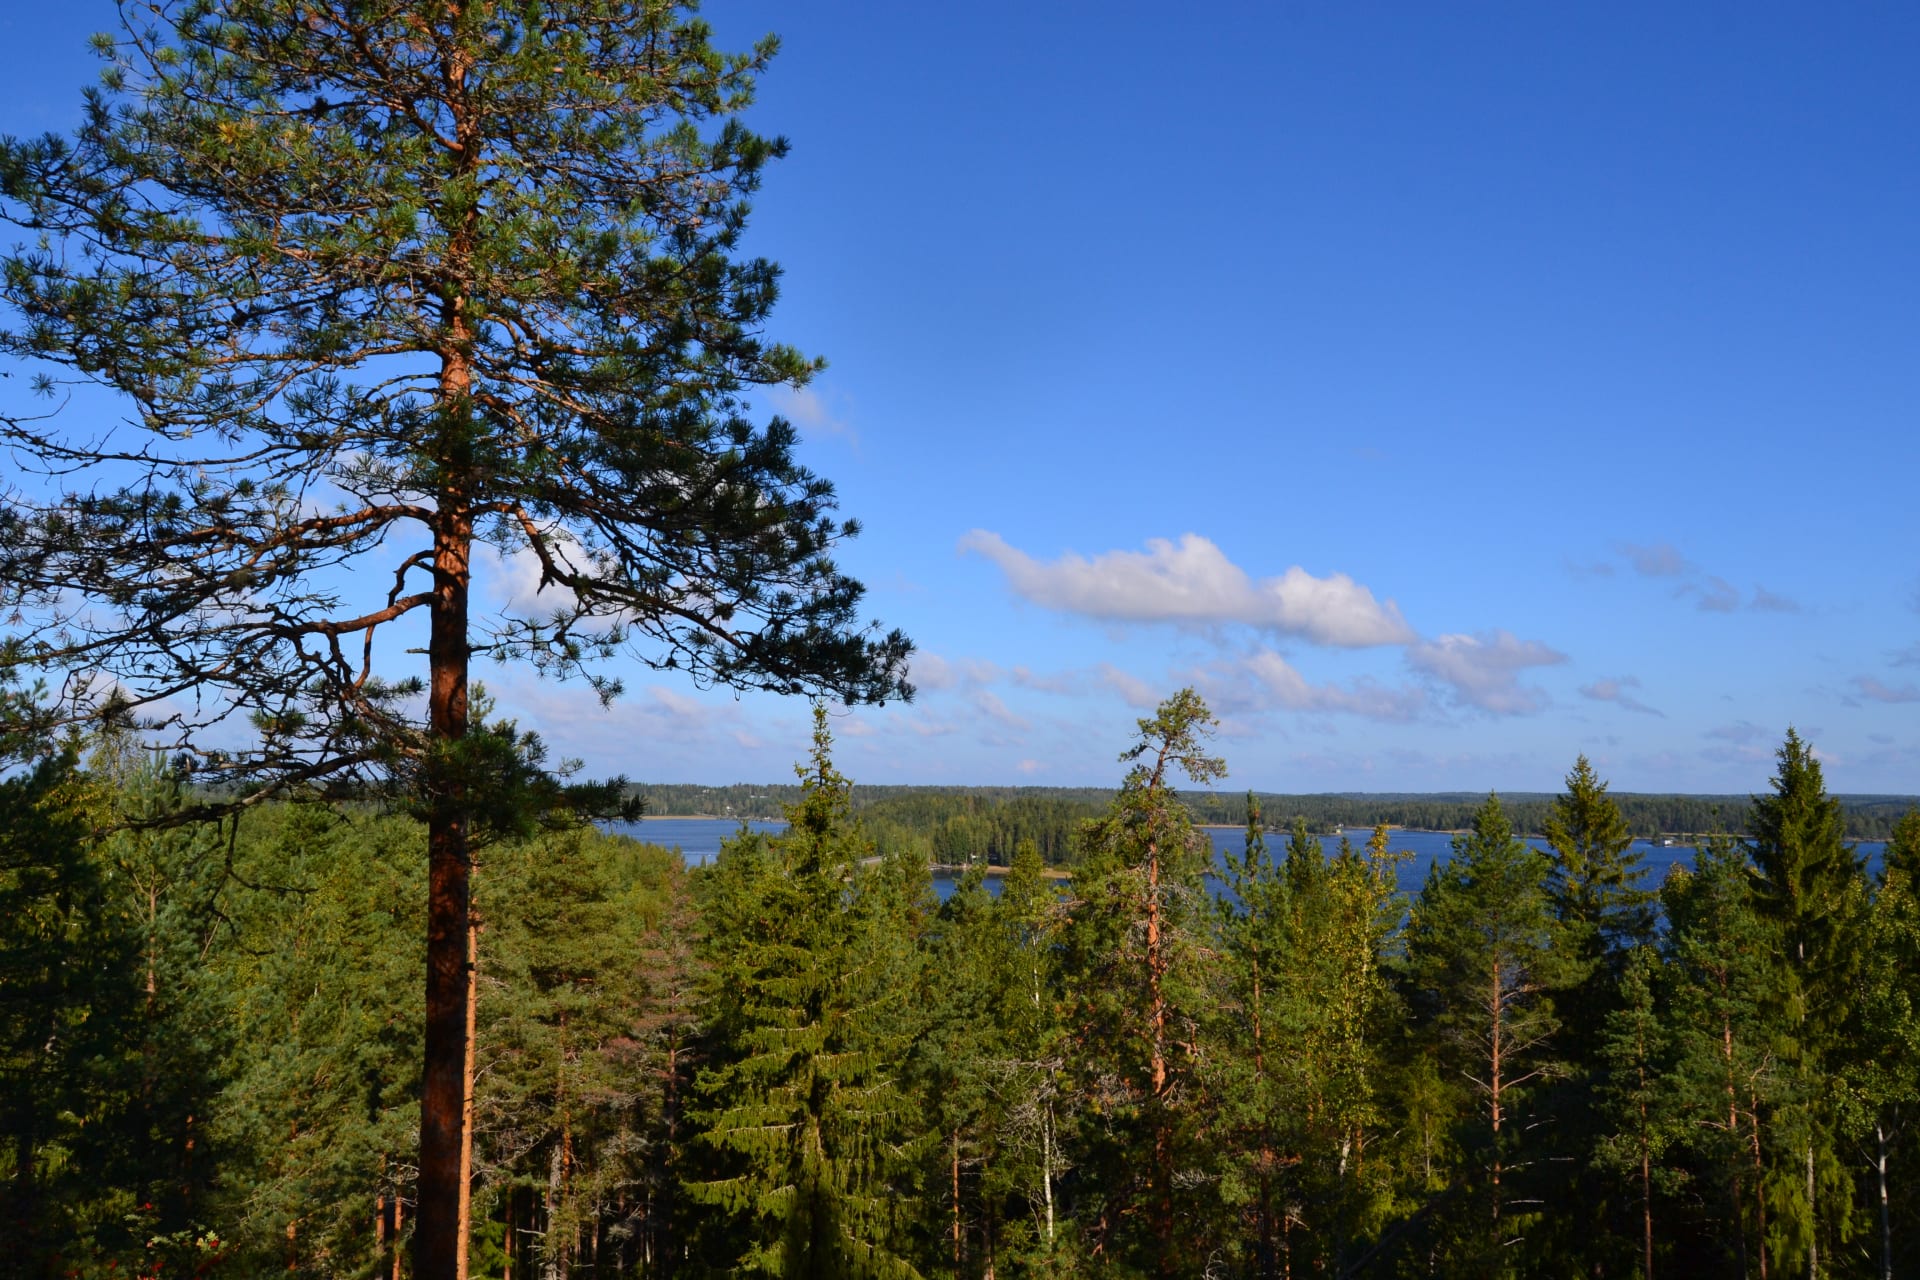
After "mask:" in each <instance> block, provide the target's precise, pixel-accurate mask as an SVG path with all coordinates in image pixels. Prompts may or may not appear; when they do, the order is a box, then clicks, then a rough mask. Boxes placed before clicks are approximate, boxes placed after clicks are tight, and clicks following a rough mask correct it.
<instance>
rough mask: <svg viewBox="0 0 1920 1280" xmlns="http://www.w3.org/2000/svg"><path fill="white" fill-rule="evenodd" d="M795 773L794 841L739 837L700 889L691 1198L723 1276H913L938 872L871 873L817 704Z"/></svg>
mask: <svg viewBox="0 0 1920 1280" xmlns="http://www.w3.org/2000/svg"><path fill="white" fill-rule="evenodd" d="M800 775H801V778H802V795H801V799H800V801H799V802H798V803H797V804H795V805H792V806H790V807H789V808H788V810H787V820H788V823H789V827H788V830H787V832H786V833H785V834H783V835H781V836H778V837H767V836H763V835H758V834H754V833H747V832H743V833H742V834H741V836H740V837H738V838H737V839H735V840H733V841H732V842H730V843H729V844H728V845H727V846H726V847H725V848H724V849H723V850H722V852H721V856H720V858H719V860H718V861H717V862H716V863H715V864H714V866H713V867H712V868H711V869H710V870H709V871H708V872H707V873H706V875H705V878H704V883H703V885H702V890H701V901H702V907H703V914H704V916H705V920H706V927H707V938H706V941H705V944H704V947H703V952H704V955H705V959H706V962H707V965H708V982H709V987H708V1007H709V1015H708V1016H709V1026H710V1036H709V1040H710V1044H711V1053H712V1062H711V1064H710V1065H709V1066H708V1067H707V1069H706V1070H704V1071H702V1072H701V1075H700V1079H699V1090H700V1093H701V1095H702V1105H701V1107H700V1114H699V1115H698V1116H697V1117H696V1119H697V1122H698V1124H699V1127H700V1130H701V1138H702V1140H703V1142H704V1144H705V1145H706V1147H707V1148H708V1150H709V1151H710V1152H711V1153H712V1154H713V1155H714V1157H715V1161H714V1164H715V1167H714V1169H713V1172H712V1176H710V1177H705V1178H702V1179H700V1180H698V1181H695V1182H692V1183H690V1184H689V1186H688V1188H687V1191H688V1194H689V1195H691V1196H692V1197H693V1198H694V1199H696V1200H698V1201H700V1202H702V1203H705V1204H708V1205H712V1206H714V1207H715V1208H717V1209H718V1210H720V1212H721V1215H722V1222H721V1223H719V1224H716V1226H720V1227H722V1229H721V1230H720V1231H718V1232H717V1233H716V1234H715V1236H714V1237H713V1239H712V1241H711V1243H712V1244H713V1245H714V1246H715V1247H716V1248H717V1250H718V1251H719V1254H720V1257H719V1259H718V1261H720V1262H721V1263H722V1265H727V1266H732V1267H735V1268H737V1269H739V1270H741V1271H745V1272H747V1273H750V1274H764V1275H773V1276H783V1277H804V1278H806V1280H838V1278H840V1277H903V1276H913V1275H916V1274H918V1273H917V1272H916V1270H915V1269H914V1267H913V1266H912V1265H911V1263H910V1261H909V1255H910V1253H911V1251H912V1250H911V1245H912V1241H911V1237H910V1235H909V1231H910V1229H911V1227H912V1226H913V1225H915V1224H914V1223H913V1222H912V1221H911V1219H910V1218H909V1219H907V1220H903V1217H904V1215H903V1214H902V1201H903V1200H905V1199H907V1198H908V1197H907V1191H908V1188H909V1187H910V1185H911V1174H912V1172H913V1170H914V1168H915V1167H916V1165H917V1164H918V1148H919V1147H921V1146H922V1145H924V1139H925V1138H926V1137H927V1135H926V1133H925V1131H924V1129H923V1128H922V1127H921V1123H920V1115H919V1099H918V1098H917V1097H916V1096H915V1094H914V1093H913V1092H912V1091H911V1090H910V1089H909V1088H908V1086H907V1082H906V1081H905V1079H904V1078H903V1076H904V1072H905V1067H906V1063H907V1057H908V1053H909V1050H910V1047H911V1045H912V1042H913V1038H914V1035H915V1033H916V1031H917V1030H918V1025H917V1024H918V1018H917V1016H916V1004H915V999H916V995H917V992H918V989H919V981H918V974H917V972H916V970H917V960H916V955H915V942H916V937H917V934H918V932H919V929H920V928H921V927H922V926H921V924H920V923H919V922H917V921H916V918H915V917H916V914H917V913H919V912H921V911H923V910H924V907H925V902H924V897H925V895H924V892H923V890H924V889H925V881H926V868H925V866H924V865H919V866H916V865H914V864H913V863H912V861H911V860H910V859H907V858H903V857H901V856H900V855H885V856H882V857H881V858H880V860H879V862H878V864H877V865H863V863H864V862H865V860H866V859H868V858H869V857H871V856H872V854H873V848H872V846H871V845H870V844H869V843H868V842H867V841H866V839H865V838H864V836H863V835H862V833H861V831H860V828H859V826H858V824H857V823H856V822H855V821H854V818H853V812H852V803H851V796H850V792H851V784H849V783H848V781H847V779H846V778H845V777H844V776H842V775H841V774H840V773H839V771H838V770H836V769H835V768H834V766H833V759H832V738H831V735H830V734H829V732H828V729H827V720H826V714H825V711H824V710H822V709H819V708H816V710H815V714H814V740H813V754H812V759H811V761H810V763H809V764H808V765H807V766H804V767H803V768H802V769H801V770H800Z"/></svg>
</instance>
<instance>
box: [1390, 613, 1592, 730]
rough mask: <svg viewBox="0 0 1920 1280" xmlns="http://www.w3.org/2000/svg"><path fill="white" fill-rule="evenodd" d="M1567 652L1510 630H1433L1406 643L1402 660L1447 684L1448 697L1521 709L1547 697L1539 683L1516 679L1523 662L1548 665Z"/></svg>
mask: <svg viewBox="0 0 1920 1280" xmlns="http://www.w3.org/2000/svg"><path fill="white" fill-rule="evenodd" d="M1566 660H1567V655H1566V654H1564V653H1561V652H1560V651H1559V650H1557V649H1552V648H1549V647H1547V646H1546V645H1544V644H1541V643H1540V642H1539V641H1538V640H1521V639H1520V638H1518V637H1517V636H1515V635H1514V634H1513V633H1512V632H1511V631H1483V632H1481V633H1480V634H1479V635H1472V636H1468V635H1451V636H1437V637H1435V638H1434V639H1432V640H1422V641H1421V642H1420V643H1418V644H1415V645H1410V646H1408V648H1407V665H1408V666H1410V667H1412V668H1413V669H1414V670H1415V671H1418V672H1420V673H1421V674H1422V675H1425V676H1428V677H1431V678H1432V679H1434V680H1436V681H1438V682H1440V683H1441V684H1443V685H1445V686H1447V688H1448V690H1449V691H1450V692H1451V694H1452V697H1453V700H1454V702H1456V703H1457V704H1459V705H1461V706H1467V707H1473V708H1475V709H1476V710H1480V711H1486V712H1490V713H1491V714H1493V715H1527V714H1530V713H1532V712H1535V711H1539V710H1541V709H1542V708H1544V707H1545V706H1546V705H1547V703H1548V702H1549V701H1551V699H1549V698H1548V696H1547V692H1546V690H1544V689H1540V688H1537V687H1535V686H1531V685H1523V684H1521V683H1520V677H1521V674H1522V673H1523V672H1525V671H1526V670H1527V669H1528V668H1529V667H1550V666H1556V665H1558V664H1559V663H1562V662H1565V661H1566Z"/></svg>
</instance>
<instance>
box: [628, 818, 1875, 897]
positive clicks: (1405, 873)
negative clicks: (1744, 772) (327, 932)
mask: <svg viewBox="0 0 1920 1280" xmlns="http://www.w3.org/2000/svg"><path fill="white" fill-rule="evenodd" d="M742 826H745V827H746V828H748V829H749V830H752V831H764V832H771V833H778V832H780V831H784V830H786V826H787V824H786V823H784V822H761V821H753V822H747V823H742V822H740V821H739V820H738V819H735V818H642V819H641V820H640V821H638V822H614V823H608V824H607V826H606V829H607V830H608V831H611V832H614V833H616V834H619V835H627V836H632V837H633V838H634V839H636V840H644V841H646V842H647V843H649V844H657V845H660V846H662V847H664V848H668V849H676V848H677V849H679V850H680V854H681V856H682V857H684V858H685V859H686V860H687V864H688V865H689V866H700V865H702V864H703V863H707V862H711V861H712V860H713V859H714V857H715V856H716V855H718V854H719V852H720V844H721V842H722V841H724V840H730V839H732V838H733V837H734V836H735V835H737V834H738V833H739V831H740V829H741V827H742ZM1206 832H1207V835H1208V836H1209V837H1210V838H1211V839H1212V840H1213V851H1214V857H1215V859H1216V860H1217V859H1219V858H1220V857H1222V856H1224V855H1226V854H1229V853H1231V854H1235V855H1238V854H1239V853H1240V852H1241V851H1242V849H1244V848H1245V846H1246V832H1245V831H1244V830H1242V829H1241V828H1239V827H1208V828H1206ZM1370 835H1372V832H1370V831H1368V830H1366V829H1364V828H1354V829H1351V830H1349V831H1347V832H1346V837H1347V838H1348V839H1349V840H1351V841H1353V843H1354V845H1355V846H1356V847H1364V846H1365V844H1366V842H1367V838H1368V837H1369V836H1370ZM1391 835H1392V838H1391V839H1390V840H1389V841H1388V846H1387V847H1388V848H1390V849H1393V850H1395V851H1397V852H1405V853H1407V854H1409V855H1411V856H1410V857H1408V858H1407V859H1406V861H1404V862H1402V863H1401V864H1400V868H1399V888H1400V891H1401V892H1402V893H1406V894H1409V895H1411V894H1415V893H1418V892H1419V891H1420V886H1421V885H1422V884H1424V883H1426V879H1427V872H1428V871H1429V870H1431V869H1432V867H1433V864H1434V863H1435V862H1438V861H1442V860H1444V859H1446V858H1447V857H1449V856H1451V855H1452V853H1453V836H1452V835H1450V834H1448V833H1447V832H1445V831H1395V832H1392V833H1391ZM1286 842H1287V836H1286V833H1285V832H1284V831H1273V832H1268V833H1267V849H1268V850H1269V852H1270V853H1272V855H1273V856H1274V857H1275V859H1276V860H1277V859H1279V858H1280V857H1282V856H1284V854H1283V851H1284V849H1285V846H1286ZM1528 843H1530V844H1532V845H1533V846H1534V847H1535V848H1540V849H1544V848H1546V842H1545V841H1542V840H1538V839H1535V840H1530V841H1529V842H1528ZM1320 844H1321V847H1322V848H1324V849H1325V850H1326V851H1327V854H1328V855H1329V856H1331V855H1332V854H1334V853H1335V852H1337V851H1338V850H1339V847H1340V838H1339V837H1338V836H1321V837H1320ZM1885 849H1886V845H1885V844H1884V843H1883V842H1881V841H1878V840H1863V841H1861V842H1859V843H1858V844H1856V845H1855V846H1854V852H1855V853H1857V854H1859V855H1861V856H1863V857H1864V858H1866V860H1867V867H1868V869H1869V870H1871V871H1875V872H1877V871H1878V870H1879V869H1880V856H1881V854H1882V853H1883V852H1884V851H1885ZM1633 851H1634V852H1636V853H1638V854H1639V855H1640V858H1641V862H1640V865H1641V866H1642V867H1643V868H1645V870H1646V876H1645V879H1643V880H1642V881H1641V883H1642V884H1644V885H1645V886H1646V887H1647V888H1649V889H1657V888H1659V887H1660V884H1661V882H1662V881H1664V880H1665V879H1666V878H1667V873H1668V872H1669V871H1670V870H1672V868H1673V867H1674V866H1676V865H1690V864H1691V863H1692V861H1693V847H1692V846H1691V845H1680V844H1674V845H1660V844H1654V843H1652V842H1651V841H1647V840H1636V841H1634V842H1633ZM956 880H957V877H956V876H955V875H953V874H952V873H951V872H937V873H935V875H934V877H933V888H934V892H935V893H937V894H938V895H939V897H940V900H941V901H943V902H944V901H946V899H947V898H948V897H950V896H952V894H953V887H954V884H955V882H956ZM1215 883H1216V885H1217V882H1215ZM987 887H988V888H989V889H990V890H992V891H993V892H994V893H998V892H999V891H1000V878H999V877H998V876H989V877H988V879H987Z"/></svg>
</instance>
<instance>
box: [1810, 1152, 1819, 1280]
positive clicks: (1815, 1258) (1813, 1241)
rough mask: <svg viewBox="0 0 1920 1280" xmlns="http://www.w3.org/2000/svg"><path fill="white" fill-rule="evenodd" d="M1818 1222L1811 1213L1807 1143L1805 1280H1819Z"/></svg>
mask: <svg viewBox="0 0 1920 1280" xmlns="http://www.w3.org/2000/svg"><path fill="white" fill-rule="evenodd" d="M1819 1227H1820V1220H1819V1219H1818V1218H1817V1217H1815V1216H1814V1212H1813V1143H1811V1142H1809V1143H1807V1280H1820V1234H1819Z"/></svg>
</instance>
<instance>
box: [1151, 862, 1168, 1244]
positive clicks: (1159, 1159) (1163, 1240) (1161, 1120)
mask: <svg viewBox="0 0 1920 1280" xmlns="http://www.w3.org/2000/svg"><path fill="white" fill-rule="evenodd" d="M1165 976H1166V956H1165V954H1164V952H1163V949H1162V947H1161V938H1160V846H1159V845H1158V843H1157V842H1155V841H1153V840H1148V841H1147V992H1148V1030H1149V1033H1150V1035H1149V1039H1150V1044H1151V1056H1150V1061H1149V1073H1150V1078H1151V1082H1152V1085H1153V1187H1154V1191H1153V1194H1154V1224H1153V1226H1154V1234H1155V1235H1156V1236H1157V1237H1158V1238H1159V1242H1160V1249H1159V1254H1160V1271H1161V1274H1163V1275H1171V1274H1172V1273H1173V1265H1174V1259H1173V1169H1172V1165H1173V1149H1172V1145H1173V1144H1172V1140H1171V1135H1170V1134H1169V1133H1168V1132H1167V1108H1166V1092H1167V1001H1166V994H1165V992H1164V991H1163V990H1162V986H1161V983H1162V980H1163V979H1164V978H1165Z"/></svg>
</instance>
